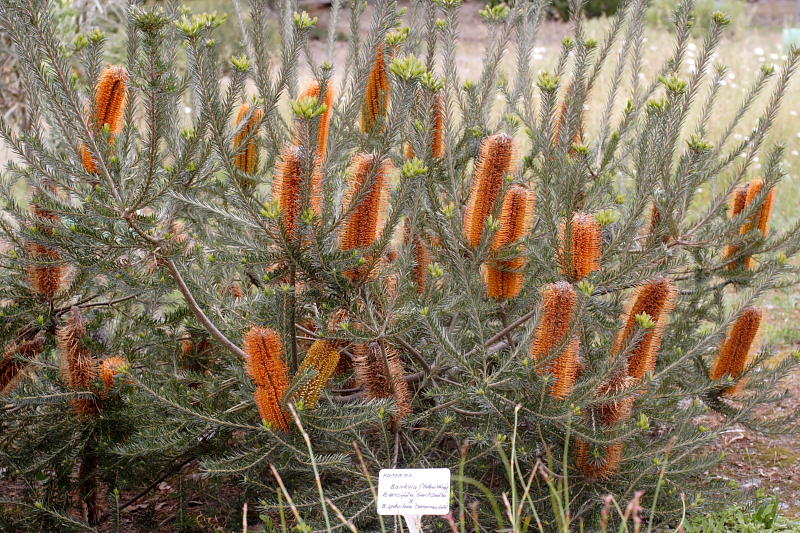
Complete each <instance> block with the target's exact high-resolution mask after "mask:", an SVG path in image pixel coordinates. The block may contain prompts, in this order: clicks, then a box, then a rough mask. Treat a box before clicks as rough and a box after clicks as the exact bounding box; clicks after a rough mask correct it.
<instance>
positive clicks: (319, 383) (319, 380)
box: [297, 340, 340, 409]
mask: <svg viewBox="0 0 800 533" xmlns="http://www.w3.org/2000/svg"><path fill="white" fill-rule="evenodd" d="M339 356H340V354H339V348H338V347H337V346H336V344H335V343H333V342H331V341H326V340H318V341H316V342H314V344H312V345H311V348H309V349H308V353H306V357H305V359H303V362H302V363H301V364H300V370H299V372H300V373H302V372H303V371H304V370H316V372H317V375H316V376H314V377H313V378H311V379H310V380H308V382H306V383H305V384H304V385H303V386H302V387H300V390H299V391H297V399H298V400H303V401H304V402H305V405H306V406H307V407H308V408H309V409H313V408H314V407H316V406H317V403H318V402H319V397H320V394H322V389H324V388H325V386H326V385H327V384H328V380H329V379H330V378H331V376H332V375H333V373H334V372H335V371H336V367H337V365H338V364H339Z"/></svg>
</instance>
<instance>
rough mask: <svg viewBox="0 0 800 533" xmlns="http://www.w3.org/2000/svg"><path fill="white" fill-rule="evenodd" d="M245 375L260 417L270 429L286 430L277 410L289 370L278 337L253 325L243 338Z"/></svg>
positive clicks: (279, 409) (268, 330) (286, 384)
mask: <svg viewBox="0 0 800 533" xmlns="http://www.w3.org/2000/svg"><path fill="white" fill-rule="evenodd" d="M244 351H245V353H246V354H247V356H248V357H247V372H248V374H249V375H250V379H252V380H253V383H255V385H256V391H255V400H256V405H257V406H258V412H259V413H260V414H261V418H262V419H263V420H264V421H266V422H270V423H271V424H272V425H273V427H275V428H277V429H279V430H281V431H286V430H287V429H288V428H289V423H288V420H287V418H286V415H285V413H284V412H283V410H282V409H281V402H282V401H283V396H284V394H286V391H287V390H288V388H289V369H288V368H287V367H286V362H285V361H284V360H283V343H282V342H281V339H280V337H279V336H278V334H277V333H276V332H275V331H274V330H272V329H270V328H265V327H258V326H253V327H252V328H250V330H249V331H248V332H247V333H245V335H244Z"/></svg>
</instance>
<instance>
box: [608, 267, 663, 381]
mask: <svg viewBox="0 0 800 533" xmlns="http://www.w3.org/2000/svg"><path fill="white" fill-rule="evenodd" d="M677 295H678V290H677V289H676V288H675V285H674V284H673V283H672V281H670V280H669V279H667V278H656V279H654V280H651V281H648V282H646V283H644V284H642V285H641V286H639V287H638V288H637V289H636V292H635V293H634V294H633V296H632V297H631V299H630V301H629V302H628V307H627V311H626V312H625V314H624V315H623V317H622V321H623V323H624V325H623V327H622V329H621V330H620V331H619V332H618V333H617V336H616V337H615V339H614V343H613V344H612V346H611V353H612V355H615V356H616V355H619V354H620V353H622V352H623V351H624V350H625V349H626V348H627V344H628V342H629V341H630V340H631V338H632V337H633V335H634V333H635V332H636V330H637V327H636V324H637V320H636V316H637V315H641V314H642V313H647V314H648V315H649V316H650V318H651V319H652V320H653V322H654V323H655V325H654V326H653V327H652V328H650V329H649V330H647V331H646V332H645V334H644V336H643V337H642V338H641V340H639V342H638V344H637V345H636V346H635V347H634V348H633V349H632V350H631V352H630V355H629V356H628V363H627V369H628V375H629V376H630V377H632V378H634V379H636V380H641V379H642V378H643V377H644V376H645V375H646V374H647V373H648V372H653V371H655V368H656V358H657V356H658V350H659V348H660V347H661V339H662V337H663V336H664V330H665V329H666V327H667V323H668V322H669V315H670V313H671V312H672V310H673V309H674V308H675V300H676V298H677Z"/></svg>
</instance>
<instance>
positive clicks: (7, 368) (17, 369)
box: [0, 332, 45, 398]
mask: <svg viewBox="0 0 800 533" xmlns="http://www.w3.org/2000/svg"><path fill="white" fill-rule="evenodd" d="M44 343H45V335H44V333H41V332H40V333H38V334H37V335H36V336H35V337H34V338H32V339H30V340H27V341H23V342H20V343H16V342H15V343H12V344H10V345H9V346H8V347H7V348H6V349H5V351H4V352H3V358H2V359H0V398H2V397H3V396H5V395H7V394H9V393H10V392H11V391H12V390H14V388H15V387H16V386H17V384H18V383H19V382H20V381H21V380H22V378H23V377H24V376H25V370H26V368H27V366H28V364H27V363H26V362H25V361H23V360H21V359H18V358H17V357H16V356H22V357H25V358H26V359H31V358H34V357H36V356H37V355H39V354H40V353H42V351H43V350H44Z"/></svg>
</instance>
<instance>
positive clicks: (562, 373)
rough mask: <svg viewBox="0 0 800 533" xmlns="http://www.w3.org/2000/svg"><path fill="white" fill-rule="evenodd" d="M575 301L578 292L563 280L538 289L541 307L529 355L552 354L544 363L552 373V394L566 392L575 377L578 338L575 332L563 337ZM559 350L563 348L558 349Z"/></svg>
mask: <svg viewBox="0 0 800 533" xmlns="http://www.w3.org/2000/svg"><path fill="white" fill-rule="evenodd" d="M577 303H578V295H577V294H576V293H575V289H574V288H573V287H572V285H570V284H569V283H567V282H566V281H560V282H558V283H553V284H550V285H546V286H545V287H544V288H543V289H542V311H541V316H540V318H539V323H538V324H537V325H536V330H535V332H534V335H533V342H532V344H531V356H532V357H533V360H534V361H536V362H539V361H543V360H544V359H547V358H553V357H554V358H555V359H552V361H553V362H552V363H550V364H548V365H546V366H545V367H544V371H545V372H548V373H550V374H552V376H553V380H554V382H553V385H552V388H551V389H550V392H551V394H552V395H553V397H555V398H565V397H566V396H568V395H569V394H570V393H571V392H572V387H573V386H574V385H575V380H576V378H577V372H578V364H579V362H578V359H579V351H580V341H579V339H578V337H577V336H573V337H571V338H570V339H567V338H566V336H567V334H568V333H569V330H570V327H571V325H572V318H573V315H574V314H575V307H576V305H577ZM559 350H563V351H561V353H558V352H559Z"/></svg>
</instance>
